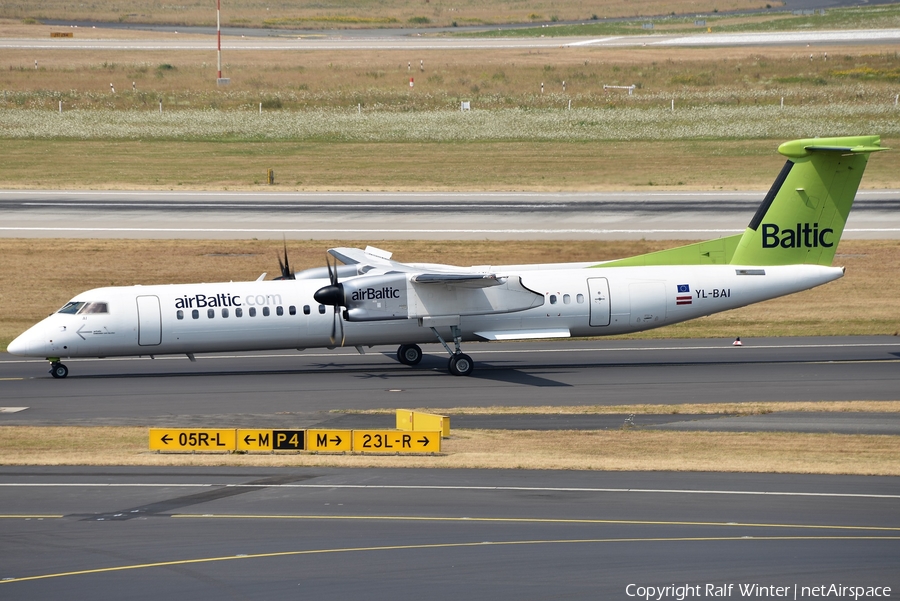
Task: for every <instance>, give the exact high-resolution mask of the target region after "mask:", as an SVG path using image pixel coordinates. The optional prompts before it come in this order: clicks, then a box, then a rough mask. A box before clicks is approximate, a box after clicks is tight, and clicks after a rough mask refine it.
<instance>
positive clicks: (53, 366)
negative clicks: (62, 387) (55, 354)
mask: <svg viewBox="0 0 900 601" xmlns="http://www.w3.org/2000/svg"><path fill="white" fill-rule="evenodd" d="M50 375H51V376H53V377H54V378H56V379H60V378H65V377H66V376H68V375H69V368H68V367H66V366H65V365H63V364H62V363H60V362H59V359H50Z"/></svg>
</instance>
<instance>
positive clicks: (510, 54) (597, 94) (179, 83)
mask: <svg viewBox="0 0 900 601" xmlns="http://www.w3.org/2000/svg"><path fill="white" fill-rule="evenodd" d="M826 53H827V60H826V57H825V55H826ZM811 54H812V56H813V60H810V55H811ZM898 56H900V55H898V53H897V49H896V47H894V46H892V45H888V44H883V45H877V44H876V45H865V46H853V45H841V44H833V45H828V44H819V45H817V46H816V47H815V48H814V49H807V48H797V47H791V46H787V47H764V48H758V47H732V48H660V47H637V48H627V49H622V48H597V47H590V46H575V47H558V48H556V47H551V48H545V49H492V50H491V51H490V52H489V53H486V52H483V51H477V50H454V51H448V50H417V51H415V52H414V53H411V52H410V51H408V50H330V51H328V52H321V51H318V52H317V51H304V52H302V53H298V52H297V51H293V50H226V51H225V52H223V74H224V75H225V76H227V77H229V78H230V79H231V84H230V85H229V86H227V87H219V86H217V85H216V55H215V52H214V43H212V38H210V50H209V51H204V50H173V51H165V52H164V51H134V50H117V51H116V52H115V55H114V58H115V60H113V61H111V60H110V58H111V57H110V54H109V53H108V52H106V51H99V50H74V51H60V50H57V49H52V48H49V49H28V50H18V49H7V50H5V51H4V63H3V64H4V68H3V69H0V90H3V94H2V95H0V108H2V107H6V108H37V109H45V110H48V111H57V110H58V109H59V102H60V101H62V103H63V110H64V111H68V110H75V109H101V108H103V109H115V110H136V111H145V112H157V111H158V110H159V102H160V101H162V102H163V108H164V110H166V111H170V110H182V109H189V108H194V109H206V110H208V109H215V110H245V111H254V112H255V111H258V109H259V103H263V105H264V109H265V110H269V111H271V110H276V111H277V110H280V111H298V110H303V111H305V110H311V109H328V110H334V109H349V110H352V111H354V112H355V111H356V110H357V107H360V108H361V109H362V111H363V112H373V111H377V112H383V111H406V112H410V111H412V112H415V111H433V110H458V109H459V106H460V102H461V101H469V102H470V103H471V106H472V108H473V109H474V110H475V111H478V110H485V109H491V110H493V109H498V108H523V109H539V108H540V109H549V108H556V109H561V108H566V107H567V106H568V103H569V101H570V100H571V102H572V106H573V108H615V107H636V108H653V107H657V108H658V107H668V106H669V104H670V100H671V99H672V98H675V99H676V106H677V107H684V106H709V105H727V106H742V107H746V106H755V105H778V104H780V99H781V97H782V96H783V97H784V98H785V105H786V106H789V107H791V106H817V105H823V106H824V105H829V104H835V103H848V104H851V105H861V104H862V105H866V104H871V105H876V104H892V102H893V99H894V95H895V94H896V89H895V88H896V84H897V83H898V82H900V76H898V73H897V59H898ZM35 60H37V62H38V67H37V68H35V66H34V63H35ZM420 60H421V61H424V63H423V64H424V70H423V71H420V67H419V61H420ZM410 63H411V67H410ZM166 65H168V66H169V67H171V68H161V67H164V66H166ZM410 68H411V70H410ZM411 76H412V77H414V78H415V87H414V88H410V87H409V78H410V77H411ZM563 82H565V83H566V86H565V90H564V89H563V85H562V84H563ZM111 83H112V84H114V87H115V90H116V93H114V94H113V93H112V92H111V89H110V84H111ZM542 83H543V84H544V87H545V89H544V92H543V93H542V92H541V84H542ZM604 84H609V85H632V84H634V85H635V86H636V88H637V89H636V90H635V93H634V94H633V95H631V96H629V95H628V94H626V93H625V92H622V91H605V90H604V89H603V85H604ZM267 106H268V107H280V108H270V109H266V107H267Z"/></svg>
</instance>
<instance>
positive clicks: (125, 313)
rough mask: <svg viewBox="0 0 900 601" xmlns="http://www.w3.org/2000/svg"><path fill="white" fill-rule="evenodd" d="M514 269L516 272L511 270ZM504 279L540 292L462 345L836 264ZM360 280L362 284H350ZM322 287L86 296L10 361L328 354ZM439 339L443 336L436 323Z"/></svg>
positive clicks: (608, 322) (617, 321)
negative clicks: (536, 302) (102, 307)
mask: <svg viewBox="0 0 900 601" xmlns="http://www.w3.org/2000/svg"><path fill="white" fill-rule="evenodd" d="M522 267H525V266H522ZM529 267H530V268H525V269H522V270H518V269H517V270H515V271H512V270H510V271H505V272H504V271H503V268H498V267H493V268H491V269H492V270H493V272H494V273H497V274H498V275H505V276H512V277H519V278H521V283H522V285H523V286H524V287H525V288H527V289H528V290H530V291H533V292H535V293H537V294H539V295H542V296H543V304H541V305H540V306H536V307H534V308H530V309H527V310H521V311H515V312H508V313H495V314H492V315H473V316H466V315H463V316H461V317H459V329H460V333H461V336H462V339H463V340H504V339H517V338H518V339H522V338H551V337H566V336H579V337H588V336H606V335H613V334H625V333H629V332H636V331H640V330H647V329H651V328H657V327H660V326H664V325H668V324H673V323H677V322H681V321H685V320H688V319H693V318H696V317H701V316H704V315H710V314H712V313H717V312H720V311H726V310H729V309H734V308H737V307H742V306H745V305H749V304H752V303H756V302H759V301H763V300H767V299H771V298H775V297H778V296H783V295H785V294H790V293H794V292H799V291H801V290H805V289H808V288H812V287H814V286H818V285H821V284H824V283H826V282H830V281H832V280H835V279H837V278H839V277H841V275H842V274H843V270H842V269H841V268H835V267H822V266H818V265H788V266H765V267H749V266H748V267H742V266H734V265H697V266H659V267H612V268H603V267H597V268H584V267H583V265H578V266H571V267H565V266H553V267H554V268H553V269H541V268H540V267H539V266H534V267H531V266H529ZM360 277H365V276H360ZM328 283H329V282H328V281H327V280H321V279H301V280H279V281H256V282H228V283H215V284H173V285H163V286H127V287H111V288H97V289H94V290H89V291H87V292H84V293H82V294H79V295H78V296H76V297H75V298H74V299H72V300H73V302H86V303H92V302H96V303H106V305H107V312H105V313H104V312H99V313H86V314H78V313H55V314H53V315H51V316H49V317H47V318H46V319H44V320H43V321H41V322H40V323H38V324H36V325H35V326H33V327H32V328H30V329H29V330H27V331H26V332H25V333H23V334H22V335H21V336H19V337H18V338H16V340H14V341H13V342H12V343H11V344H10V345H9V348H8V351H9V352H10V353H13V354H16V355H24V356H32V357H45V358H63V357H112V356H137V355H161V354H176V353H191V354H193V353H204V352H220V351H250V350H270V349H289V348H297V349H304V348H313V347H329V348H330V347H334V346H336V345H340V344H341V339H340V337H338V340H337V342H336V343H335V342H333V341H332V339H331V335H332V327H333V323H334V309H333V307H330V306H325V305H320V304H319V303H317V302H316V301H315V300H313V294H314V293H315V292H316V291H317V290H318V289H320V288H321V287H323V286H325V285H327V284H328ZM342 325H343V332H344V338H343V344H344V345H345V346H374V345H388V344H391V345H393V344H416V343H424V342H435V341H436V337H435V334H434V332H433V331H432V330H431V328H430V327H428V323H427V322H425V323H423V321H422V320H421V319H389V320H382V321H363V322H348V321H344V322H343V324H342ZM437 330H438V332H440V333H441V335H442V336H446V337H451V335H450V328H449V327H445V326H441V327H437Z"/></svg>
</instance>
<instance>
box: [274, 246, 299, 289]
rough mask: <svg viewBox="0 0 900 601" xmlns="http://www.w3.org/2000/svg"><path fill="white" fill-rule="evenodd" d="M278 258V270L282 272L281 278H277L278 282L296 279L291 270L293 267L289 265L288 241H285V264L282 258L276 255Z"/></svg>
mask: <svg viewBox="0 0 900 601" xmlns="http://www.w3.org/2000/svg"><path fill="white" fill-rule="evenodd" d="M275 256H276V257H277V258H278V268H279V269H280V270H281V276H279V277H277V278H275V279H276V280H293V279H296V278H295V277H294V272H293V270H291V265H290V263H288V254H287V240H285V241H284V262H283V263H282V262H281V257H279V256H278V255H277V254H276V255H275Z"/></svg>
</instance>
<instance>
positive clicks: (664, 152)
mask: <svg viewBox="0 0 900 601" xmlns="http://www.w3.org/2000/svg"><path fill="white" fill-rule="evenodd" d="M898 139H900V136H898V137H894V138H891V137H886V138H883V139H882V144H883V145H884V146H888V147H891V146H894V147H896V146H897V143H898ZM783 140H784V138H782V139H781V140H780V141H783ZM780 141H772V140H738V141H717V142H709V141H705V140H681V141H657V142H606V143H604V142H582V143H573V142H566V141H525V142H519V141H512V142H493V141H482V142H379V143H365V142H342V143H329V142H317V141H310V142H296V141H290V140H282V141H270V142H253V141H246V142H240V143H237V142H235V143H225V142H210V141H202V140H200V141H179V140H175V141H171V140H24V139H7V140H4V141H3V148H4V158H3V161H0V187H2V188H7V189H22V188H38V189H77V188H81V189H85V188H87V189H118V190H121V189H125V190H133V189H162V190H174V189H204V190H211V189H212V190H214V189H219V190H221V189H227V190H257V191H258V190H261V189H266V190H272V189H274V190H277V191H282V192H283V191H285V190H308V191H314V190H341V191H460V190H463V191H464V190H472V191H499V190H522V191H560V190H570V191H593V190H636V191H656V190H658V189H678V190H722V189H725V190H748V189H755V190H760V191H763V192H764V191H765V190H767V189H768V187H769V186H770V185H771V183H772V180H773V179H774V177H775V174H777V173H778V170H779V169H780V168H781V166H782V165H783V163H784V159H783V157H782V156H781V155H779V154H778V153H777V152H775V148H776V147H777V145H778V143H780ZM611 165H615V166H616V167H615V168H609V166H611ZM348 166H352V169H351V168H348ZM266 169H273V170H274V171H275V186H274V188H272V187H266V186H264V185H263V184H264V183H265V181H266V179H265V177H266ZM863 187H864V188H868V189H878V188H900V153H898V152H885V153H880V154H878V155H876V156H874V157H873V158H872V160H871V161H869V164H868V167H867V168H866V174H865V177H864V179H863ZM749 218H750V216H749V215H748V221H749Z"/></svg>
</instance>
